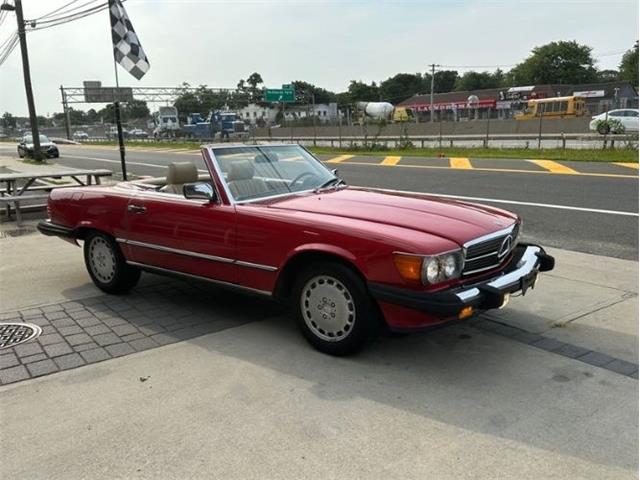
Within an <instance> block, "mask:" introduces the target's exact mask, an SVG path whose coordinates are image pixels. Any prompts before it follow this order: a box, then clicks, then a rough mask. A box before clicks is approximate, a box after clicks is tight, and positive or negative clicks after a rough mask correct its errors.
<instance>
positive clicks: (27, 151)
mask: <svg viewBox="0 0 640 480" xmlns="http://www.w3.org/2000/svg"><path fill="white" fill-rule="evenodd" d="M40 150H41V151H42V153H43V154H45V155H46V156H47V157H50V158H51V157H53V158H58V157H59V156H60V152H59V151H58V146H57V145H56V144H55V143H53V142H52V141H51V140H49V137H47V136H46V135H40ZM18 156H19V157H20V158H24V157H25V156H30V157H32V156H33V137H32V136H31V135H25V136H24V137H22V139H21V140H20V143H18Z"/></svg>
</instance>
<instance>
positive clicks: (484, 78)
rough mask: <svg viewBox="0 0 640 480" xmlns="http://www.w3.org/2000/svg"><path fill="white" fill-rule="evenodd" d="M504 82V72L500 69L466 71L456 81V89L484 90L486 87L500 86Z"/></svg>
mask: <svg viewBox="0 0 640 480" xmlns="http://www.w3.org/2000/svg"><path fill="white" fill-rule="evenodd" d="M503 84H504V73H503V72H502V70H500V69H498V70H496V71H495V72H493V73H491V72H474V71H470V72H465V73H464V74H463V75H462V76H461V77H459V78H458V80H457V81H456V88H455V89H456V90H458V91H469V90H483V89H486V88H499V87H501V86H502V85H503Z"/></svg>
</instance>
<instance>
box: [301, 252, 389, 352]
mask: <svg viewBox="0 0 640 480" xmlns="http://www.w3.org/2000/svg"><path fill="white" fill-rule="evenodd" d="M293 304H294V305H293V306H294V310H295V314H296V322H297V324H298V327H299V328H300V330H301V331H302V334H303V335H304V337H305V338H306V339H307V341H308V342H309V343H310V344H311V345H312V346H313V347H315V348H316V349H317V350H319V351H321V352H323V353H327V354H329V355H335V356H345V355H351V354H354V353H356V352H358V351H359V350H360V349H361V348H362V347H363V346H365V345H366V344H367V343H369V342H371V341H372V340H373V339H374V338H375V337H376V336H377V334H378V331H379V327H380V323H381V322H380V316H379V313H378V309H377V308H376V305H375V303H374V301H373V300H372V299H371V297H370V296H369V292H368V291H367V289H366V286H365V284H364V282H363V281H362V279H361V278H360V277H359V276H358V275H357V274H356V273H355V272H353V270H351V269H350V268H348V267H346V266H344V265H341V264H339V263H333V262H329V263H322V264H321V263H317V264H313V265H311V266H309V267H308V268H307V269H305V270H304V271H303V272H302V273H301V275H300V276H299V277H298V278H297V280H296V282H295V285H294V290H293Z"/></svg>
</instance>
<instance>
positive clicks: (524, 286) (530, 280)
mask: <svg viewBox="0 0 640 480" xmlns="http://www.w3.org/2000/svg"><path fill="white" fill-rule="evenodd" d="M537 279H538V270H534V271H533V272H531V273H530V274H529V275H525V276H524V277H522V278H521V279H520V290H522V295H524V294H525V293H527V290H529V288H533V287H534V286H535V284H536V280H537Z"/></svg>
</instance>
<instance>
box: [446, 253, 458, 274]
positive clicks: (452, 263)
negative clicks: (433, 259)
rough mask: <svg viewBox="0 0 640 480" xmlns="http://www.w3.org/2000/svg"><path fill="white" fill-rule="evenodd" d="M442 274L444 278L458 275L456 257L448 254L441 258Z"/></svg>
mask: <svg viewBox="0 0 640 480" xmlns="http://www.w3.org/2000/svg"><path fill="white" fill-rule="evenodd" d="M442 272H443V273H444V276H445V277H446V278H453V277H455V276H456V274H457V273H458V259H457V256H456V255H452V254H448V255H445V256H444V257H443V258H442Z"/></svg>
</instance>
